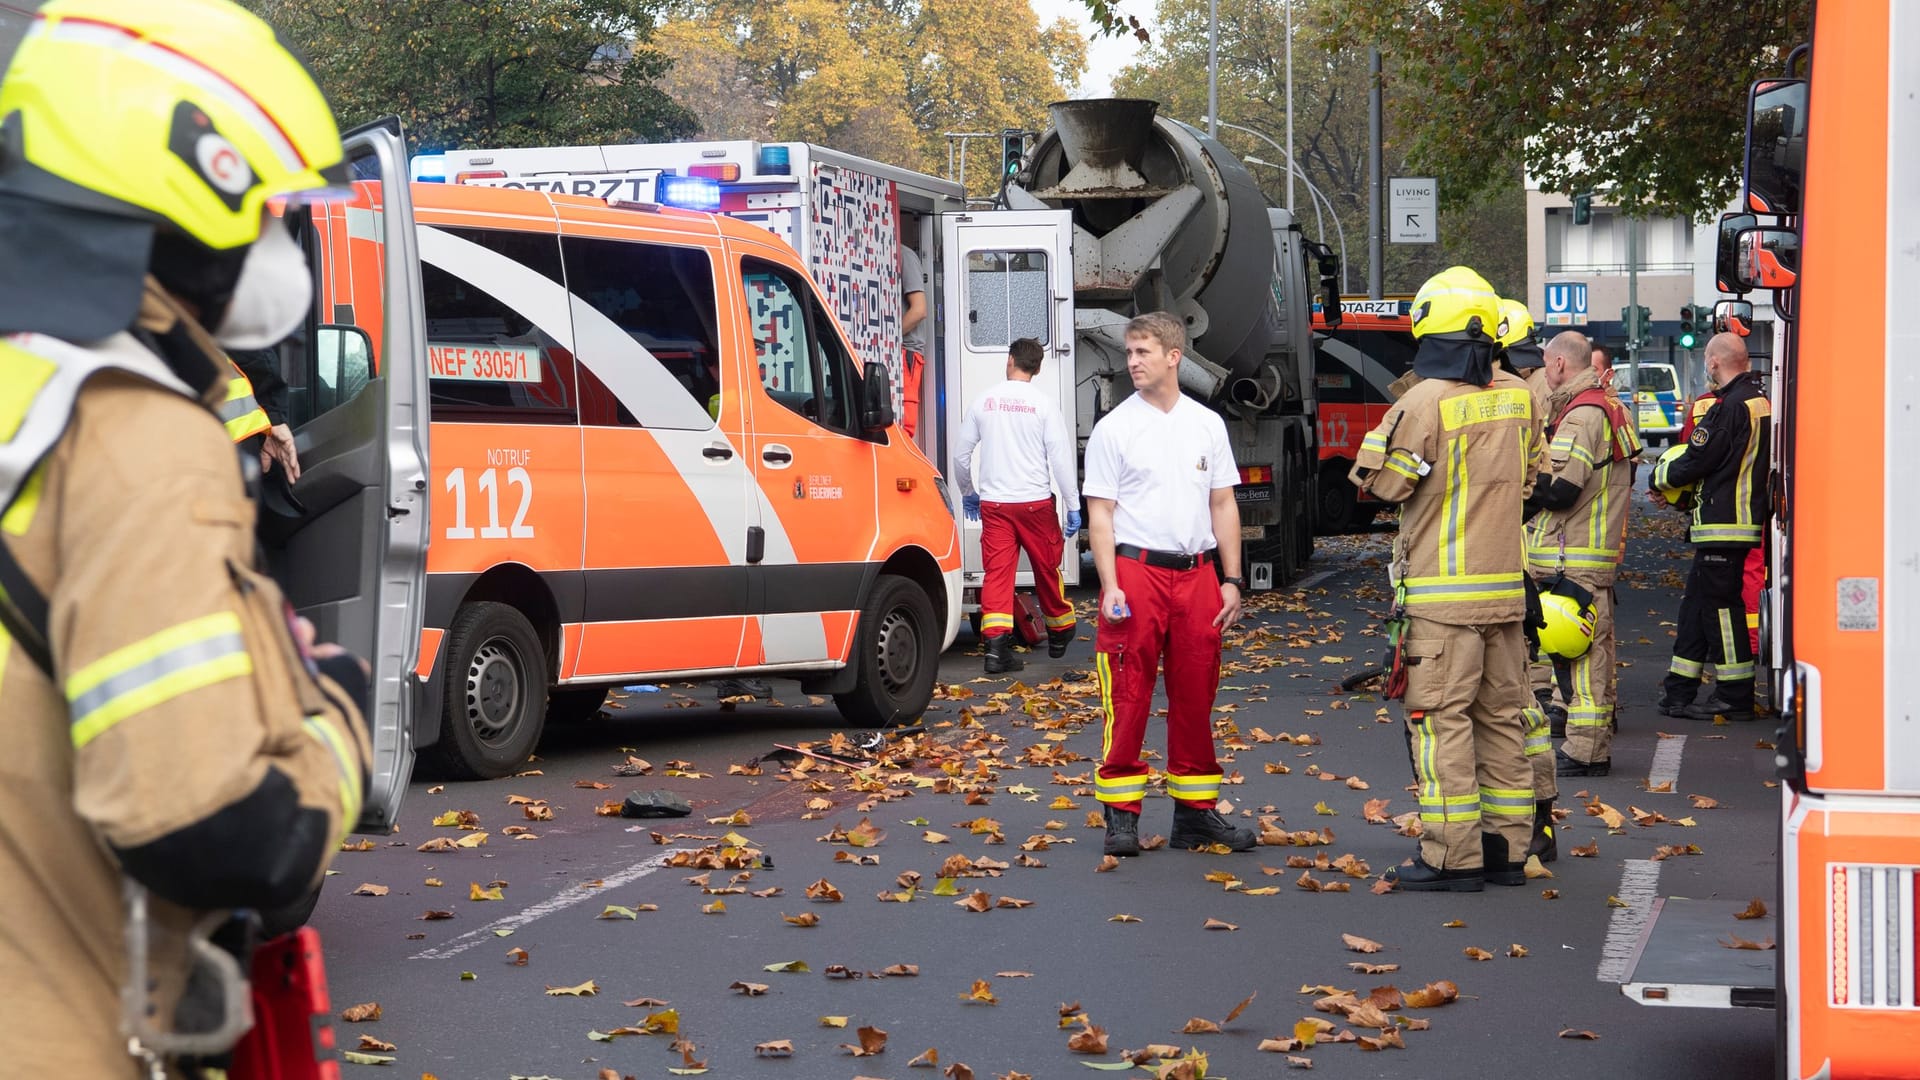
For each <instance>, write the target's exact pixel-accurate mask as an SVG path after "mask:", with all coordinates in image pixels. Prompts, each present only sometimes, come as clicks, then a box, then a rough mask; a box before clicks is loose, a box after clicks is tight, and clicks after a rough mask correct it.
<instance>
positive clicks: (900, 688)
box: [833, 574, 940, 728]
mask: <svg viewBox="0 0 1920 1080" xmlns="http://www.w3.org/2000/svg"><path fill="white" fill-rule="evenodd" d="M853 663H854V664H855V665H856V667H857V670H858V672H859V673H858V675H856V676H855V682H854V687H853V689H852V690H850V691H848V692H846V693H844V694H835V695H834V696H833V703H834V704H835V705H836V706H838V707H839V709H840V715H841V716H844V717H846V718H847V721H848V722H849V723H852V724H855V725H857V726H859V727H871V728H883V727H890V726H892V725H894V724H898V723H903V722H906V721H910V720H913V719H916V718H917V717H919V716H920V714H921V713H923V712H925V711H926V708H927V703H928V702H929V701H932V700H933V681H934V678H935V677H936V676H937V675H938V674H939V664H940V629H939V627H938V625H937V620H936V618H935V616H934V612H933V601H932V600H931V599H929V598H928V596H927V594H926V591H925V590H923V589H922V588H921V587H920V586H919V585H917V584H915V583H914V582H913V581H912V580H910V579H908V578H904V577H901V576H899V575H898V574H881V575H880V577H879V579H878V580H877V581H875V582H874V585H873V593H872V595H870V596H868V597H867V604H866V607H864V608H862V609H861V611H860V628H859V633H858V635H857V638H856V640H855V641H854V655H853Z"/></svg>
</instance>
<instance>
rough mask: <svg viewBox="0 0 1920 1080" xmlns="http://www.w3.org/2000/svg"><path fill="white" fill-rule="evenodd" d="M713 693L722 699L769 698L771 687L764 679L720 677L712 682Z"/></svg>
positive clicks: (771, 691)
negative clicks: (717, 680) (715, 681)
mask: <svg viewBox="0 0 1920 1080" xmlns="http://www.w3.org/2000/svg"><path fill="white" fill-rule="evenodd" d="M713 691H714V693H716V694H718V695H719V696H720V697H721V699H722V700H724V699H726V698H731V697H750V698H761V699H766V698H771V697H772V696H773V687H771V686H769V685H767V681H766V680H765V679H721V680H720V681H719V682H717V683H714V684H713Z"/></svg>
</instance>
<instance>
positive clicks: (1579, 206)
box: [1573, 191, 1593, 225]
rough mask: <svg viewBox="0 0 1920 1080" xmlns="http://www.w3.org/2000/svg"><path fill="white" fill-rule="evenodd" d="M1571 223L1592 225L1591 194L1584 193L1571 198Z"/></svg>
mask: <svg viewBox="0 0 1920 1080" xmlns="http://www.w3.org/2000/svg"><path fill="white" fill-rule="evenodd" d="M1573 223H1574V224H1575V225H1591V224H1593V192H1591V191H1584V192H1581V193H1580V194H1578V195H1575V196H1574V197H1573Z"/></svg>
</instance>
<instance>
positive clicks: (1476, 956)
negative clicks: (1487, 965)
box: [1460, 945, 1493, 960]
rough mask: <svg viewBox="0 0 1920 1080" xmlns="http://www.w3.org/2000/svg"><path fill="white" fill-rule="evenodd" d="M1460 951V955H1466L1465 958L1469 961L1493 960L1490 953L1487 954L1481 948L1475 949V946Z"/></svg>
mask: <svg viewBox="0 0 1920 1080" xmlns="http://www.w3.org/2000/svg"><path fill="white" fill-rule="evenodd" d="M1460 951H1461V952H1462V953H1464V954H1465V955H1466V957H1467V959H1469V960H1491V959H1493V954H1492V953H1490V952H1488V951H1487V950H1485V949H1482V948H1479V947H1477V946H1473V945H1469V946H1467V947H1466V948H1464V949H1462V950H1460Z"/></svg>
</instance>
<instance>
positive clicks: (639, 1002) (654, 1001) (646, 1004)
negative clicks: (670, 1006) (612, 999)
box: [620, 997, 666, 1009]
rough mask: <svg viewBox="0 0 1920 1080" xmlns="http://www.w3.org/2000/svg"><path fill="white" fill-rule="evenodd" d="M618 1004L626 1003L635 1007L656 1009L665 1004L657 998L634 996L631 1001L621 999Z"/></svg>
mask: <svg viewBox="0 0 1920 1080" xmlns="http://www.w3.org/2000/svg"><path fill="white" fill-rule="evenodd" d="M620 1004H622V1005H626V1006H629V1007H631V1008H635V1009H657V1008H659V1007H660V1006H662V1005H665V1004H666V1002H664V1001H662V1000H660V999H659V998H652V997H637V998H634V999H633V1000H632V1001H623V1002H621V1003H620Z"/></svg>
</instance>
